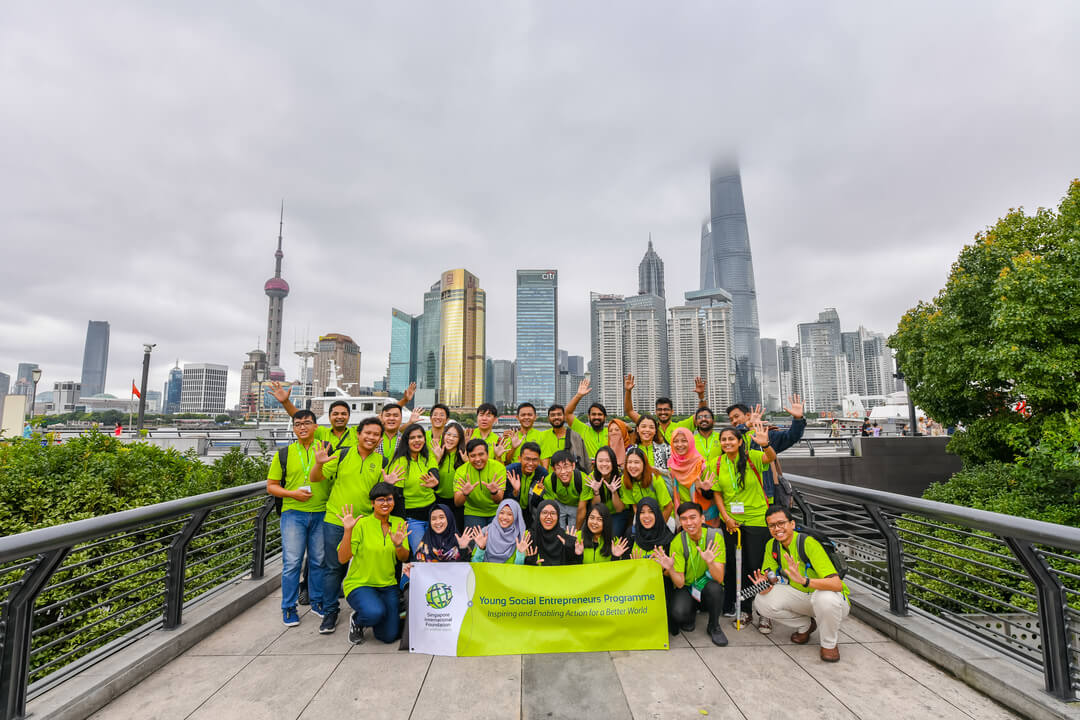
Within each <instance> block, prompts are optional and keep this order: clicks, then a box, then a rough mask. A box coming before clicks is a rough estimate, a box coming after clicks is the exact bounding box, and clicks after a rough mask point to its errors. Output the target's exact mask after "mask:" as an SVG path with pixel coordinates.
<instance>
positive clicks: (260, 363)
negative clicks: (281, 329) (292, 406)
mask: <svg viewBox="0 0 1080 720" xmlns="http://www.w3.org/2000/svg"><path fill="white" fill-rule="evenodd" d="M247 356H248V359H247V361H246V362H244V364H243V365H242V366H241V367H240V412H242V413H244V414H245V415H253V414H254V413H255V412H256V411H257V410H261V409H262V408H260V407H259V392H260V389H261V388H260V385H259V381H260V380H268V379H269V378H268V376H267V374H266V367H267V366H266V353H265V352H263V351H262V350H261V349H260V348H255V349H254V350H251V351H249V352H248V354H247ZM298 407H300V406H298Z"/></svg>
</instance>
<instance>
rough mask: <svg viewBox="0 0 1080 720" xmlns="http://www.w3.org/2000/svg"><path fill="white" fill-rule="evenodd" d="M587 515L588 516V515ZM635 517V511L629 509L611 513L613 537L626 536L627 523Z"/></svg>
mask: <svg viewBox="0 0 1080 720" xmlns="http://www.w3.org/2000/svg"><path fill="white" fill-rule="evenodd" d="M585 517H588V515H586V516H585ZM632 519H633V513H631V512H630V511H629V510H623V511H622V512H613V513H611V537H613V538H621V537H625V536H626V528H627V525H629V524H630V521H631V520H632Z"/></svg>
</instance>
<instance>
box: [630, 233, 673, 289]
mask: <svg viewBox="0 0 1080 720" xmlns="http://www.w3.org/2000/svg"><path fill="white" fill-rule="evenodd" d="M637 274H638V294H639V295H658V296H659V297H666V295H664V261H663V260H661V259H660V256H659V255H657V254H656V251H655V250H653V245H652V233H650V234H649V249H648V250H646V251H645V257H643V258H642V259H641V262H640V263H638V269H637Z"/></svg>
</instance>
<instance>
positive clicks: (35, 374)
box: [30, 368, 41, 420]
mask: <svg viewBox="0 0 1080 720" xmlns="http://www.w3.org/2000/svg"><path fill="white" fill-rule="evenodd" d="M30 380H31V381H33V383H34V389H33V390H32V391H31V392H32V394H31V395H30V419H31V420H33V419H34V405H36V404H37V384H38V381H39V380H41V368H34V369H33V370H31V371H30Z"/></svg>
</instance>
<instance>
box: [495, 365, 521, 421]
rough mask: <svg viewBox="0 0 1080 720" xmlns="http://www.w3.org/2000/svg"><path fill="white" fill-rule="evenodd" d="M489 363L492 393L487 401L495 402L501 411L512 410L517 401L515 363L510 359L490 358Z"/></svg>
mask: <svg viewBox="0 0 1080 720" xmlns="http://www.w3.org/2000/svg"><path fill="white" fill-rule="evenodd" d="M488 363H490V365H488V370H487V373H488V375H489V376H490V378H491V381H490V383H489V384H490V387H491V394H490V396H489V397H488V398H487V401H488V402H490V403H492V404H494V405H495V407H497V408H498V409H499V411H500V412H509V411H512V410H513V408H514V404H515V402H517V401H516V400H515V399H514V378H515V377H516V376H517V372H516V368H515V364H514V363H513V362H511V361H510V360H488ZM521 402H525V401H524V400H522V401H521Z"/></svg>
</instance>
